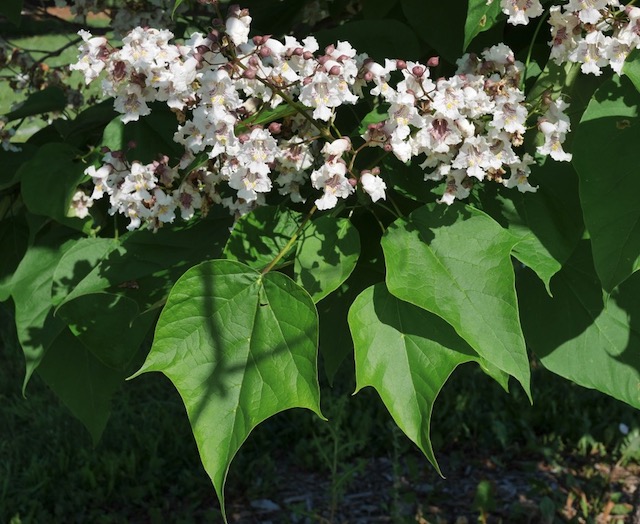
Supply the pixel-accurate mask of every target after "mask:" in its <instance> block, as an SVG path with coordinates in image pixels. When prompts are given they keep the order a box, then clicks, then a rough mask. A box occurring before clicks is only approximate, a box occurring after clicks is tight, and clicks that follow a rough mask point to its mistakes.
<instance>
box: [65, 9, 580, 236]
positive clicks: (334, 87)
mask: <svg viewBox="0 0 640 524" xmlns="http://www.w3.org/2000/svg"><path fill="white" fill-rule="evenodd" d="M250 25H251V16H250V15H249V13H248V11H247V10H244V9H240V8H239V7H237V6H231V7H230V8H229V12H228V14H227V17H226V19H225V20H222V18H220V19H216V20H214V22H213V29H212V30H211V31H210V32H209V33H208V34H207V35H203V34H200V33H195V34H193V35H192V36H191V38H190V39H189V40H187V41H186V42H185V43H184V44H182V45H176V44H173V43H171V40H172V38H173V35H172V34H171V32H169V31H167V30H162V31H160V30H156V29H150V28H146V29H145V28H141V27H138V28H136V29H134V30H133V31H131V32H130V33H129V34H128V35H127V36H126V37H125V38H124V39H123V44H122V47H121V48H119V49H114V48H111V47H110V46H109V44H108V42H107V40H106V39H104V38H102V37H92V36H91V35H90V34H89V33H86V32H81V33H80V34H81V35H82V38H83V40H84V43H83V45H82V46H81V48H80V51H81V56H80V59H79V61H78V63H77V64H75V65H74V66H73V67H74V69H76V70H79V71H82V72H83V74H84V76H85V79H86V81H87V83H89V82H91V81H93V80H94V79H96V78H97V77H98V76H100V75H105V78H104V80H103V83H102V87H103V92H104V93H105V94H106V95H108V96H112V97H114V99H115V103H114V106H115V108H116V110H117V111H119V112H120V113H121V114H122V120H123V122H125V123H127V122H131V121H136V120H138V119H139V118H140V117H143V116H145V115H148V114H149V113H150V111H151V109H150V107H151V103H152V102H163V103H165V104H166V105H167V106H169V107H170V108H171V109H172V110H173V111H174V112H175V113H176V115H177V120H178V124H177V129H176V132H175V135H174V141H175V142H177V143H178V144H180V145H181V146H182V147H183V148H184V156H183V158H182V159H181V160H180V162H179V164H178V165H177V166H175V167H169V165H168V162H167V160H166V159H164V160H160V161H159V162H157V163H155V164H153V165H149V166H143V165H140V164H137V163H135V162H134V163H131V165H128V164H127V163H126V162H125V161H124V160H123V159H124V155H122V154H121V153H118V152H107V154H106V156H105V158H104V160H103V166H102V167H101V168H99V169H97V170H96V169H95V168H90V169H89V170H87V174H89V175H90V176H91V178H92V179H93V181H94V183H95V184H96V187H104V188H106V189H105V190H104V191H102V190H98V191H94V192H93V194H92V195H91V198H90V199H89V203H88V205H91V203H92V201H93V199H96V198H99V197H101V196H102V195H103V193H104V194H108V195H109V198H110V201H111V212H112V213H116V212H118V213H122V214H124V215H126V216H128V217H129V218H130V220H131V223H130V225H129V228H131V229H134V228H136V227H139V226H140V224H141V223H142V222H145V223H150V224H151V225H152V227H159V226H160V225H161V224H162V223H164V222H170V221H172V220H173V219H174V217H175V216H176V212H177V210H178V209H179V210H180V212H181V214H182V216H183V217H189V216H191V215H192V214H193V210H195V209H203V210H204V211H206V209H207V208H208V206H210V205H211V204H216V203H218V204H222V205H224V206H226V207H227V208H229V209H230V210H231V211H232V212H233V213H237V214H242V213H245V212H247V211H250V210H251V209H253V208H254V207H256V206H258V205H262V204H264V203H265V202H266V197H267V196H268V194H269V193H270V192H271V191H272V190H273V188H274V187H277V190H278V192H279V193H280V194H281V195H287V196H289V197H290V198H291V200H292V201H294V202H302V201H305V200H306V199H307V198H309V196H310V195H314V193H315V202H314V203H315V205H316V206H317V208H318V209H321V210H322V209H331V208H333V207H335V206H336V205H338V203H339V202H340V201H342V200H344V199H347V198H348V197H349V196H350V195H352V194H353V193H354V192H355V191H356V190H357V189H358V188H359V189H360V190H361V191H363V192H364V193H366V194H368V195H369V197H370V199H371V201H373V202H376V201H378V200H379V199H384V198H385V191H386V184H385V182H384V181H383V179H382V178H381V176H380V170H379V168H377V167H376V166H369V167H368V168H366V169H362V170H359V169H357V168H356V167H355V166H356V163H355V160H356V157H357V156H358V154H359V153H360V152H361V151H362V150H363V149H364V148H367V147H376V146H379V147H382V148H384V150H385V151H387V152H393V153H394V154H395V155H396V157H398V158H399V159H400V160H402V161H403V162H407V161H409V160H410V159H411V158H412V157H416V156H422V155H423V157H422V159H423V161H422V166H423V168H424V169H425V179H427V180H443V181H445V182H446V184H445V186H446V188H445V193H444V196H443V197H442V201H443V202H446V203H451V202H453V200H454V199H455V198H464V197H466V196H468V194H469V191H470V189H471V187H472V185H473V181H474V180H475V181H480V180H484V179H491V180H496V181H498V182H501V183H503V184H504V185H506V186H507V187H517V188H518V189H519V190H520V191H533V190H534V188H533V187H532V186H531V185H530V184H529V183H528V174H529V171H530V169H529V165H530V164H532V163H533V160H532V158H531V157H530V156H528V155H524V156H523V157H520V156H519V155H518V154H517V153H516V151H515V149H514V148H518V147H519V146H521V145H522V142H523V134H524V132H525V129H526V127H525V125H526V124H525V123H526V122H527V120H528V119H529V118H530V116H531V115H530V112H529V109H528V107H527V105H526V103H525V98H524V94H523V93H522V91H521V90H520V88H519V85H520V79H521V74H522V66H521V64H519V63H518V62H516V61H515V59H514V57H513V53H512V52H511V50H509V49H508V48H507V47H506V46H504V45H498V46H495V47H493V48H491V49H489V50H487V51H485V52H484V53H483V54H482V56H481V57H476V56H472V55H465V56H464V57H463V58H462V59H461V60H460V61H459V69H458V72H457V74H456V75H454V76H453V77H451V78H446V79H445V78H442V79H438V80H436V81H433V80H431V78H430V77H431V75H430V70H429V68H430V67H433V66H435V65H437V60H435V59H434V60H431V61H430V62H429V63H427V64H426V65H422V64H419V63H414V62H405V61H403V60H386V61H385V63H384V65H383V64H378V63H376V62H374V61H373V60H371V59H370V58H369V57H368V56H367V55H366V54H358V53H357V52H356V50H355V49H354V48H353V47H352V46H351V44H349V43H348V42H338V43H337V44H336V45H330V46H328V47H326V48H325V49H324V50H320V48H319V45H318V43H317V41H316V40H315V38H313V37H307V38H305V39H303V40H302V41H299V40H297V39H296V38H293V37H290V36H287V37H285V38H284V40H283V41H280V40H277V39H275V38H272V37H270V36H254V37H253V38H252V39H250V38H249V33H250ZM367 94H368V95H371V96H373V97H377V98H378V99H379V102H380V104H381V105H382V106H383V107H388V110H387V113H388V118H386V119H385V120H384V121H383V122H380V123H378V124H375V125H372V126H370V127H369V129H367V131H366V132H365V133H364V134H363V135H362V136H361V137H351V139H349V138H347V137H343V136H341V135H340V133H339V131H338V130H337V129H336V128H335V126H334V125H333V121H334V117H335V113H336V110H337V109H338V108H339V107H341V106H343V105H352V104H356V103H358V102H359V101H360V100H361V99H362V98H363V97H365V96H367ZM564 107H565V106H564V103H563V102H562V101H560V100H559V101H553V100H548V101H546V108H545V111H546V112H545V113H544V114H543V115H542V116H541V117H540V118H539V120H538V129H539V130H540V131H541V132H542V133H543V134H544V136H545V138H546V141H545V144H544V146H541V147H540V148H538V152H539V153H541V154H545V155H546V154H550V155H551V156H552V157H553V158H555V159H557V160H566V159H567V158H568V155H567V154H566V153H564V152H563V150H562V142H563V141H564V138H565V136H566V133H567V132H568V130H569V127H568V119H567V118H566V116H565V115H564V113H563V109H564ZM354 139H358V140H360V141H362V142H363V143H362V145H361V146H360V147H357V148H355V147H353V146H352V142H351V140H354ZM203 155H204V158H205V161H204V162H201V161H198V159H199V158H201V157H202V156H203ZM196 164H197V168H196V169H193V167H192V166H194V165H196ZM158 169H160V174H159V172H158ZM190 169H191V171H190ZM507 169H508V170H509V171H510V177H509V178H506V177H503V175H504V174H505V173H506V170H507ZM169 173H170V175H169ZM314 190H315V191H314ZM318 191H321V192H322V193H321V194H320V195H319V196H318V195H317V192H318ZM185 202H187V203H188V206H187V207H186V208H185V207H184V206H185Z"/></svg>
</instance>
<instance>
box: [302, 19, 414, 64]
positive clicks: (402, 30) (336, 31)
mask: <svg viewBox="0 0 640 524" xmlns="http://www.w3.org/2000/svg"><path fill="white" fill-rule="evenodd" d="M374 35H375V36H374ZM313 36H315V37H316V38H317V39H318V42H319V43H320V45H321V47H322V46H327V45H329V44H336V43H337V42H338V41H347V42H349V43H350V44H351V45H352V46H353V47H354V48H355V49H356V50H357V51H358V53H367V54H368V55H369V56H370V57H371V58H373V59H374V60H377V61H379V62H383V63H384V59H385V58H403V59H405V60H417V59H418V58H419V56H420V43H419V41H418V39H417V38H416V35H415V34H414V32H413V31H412V30H411V28H409V27H407V26H406V25H405V24H403V23H402V22H400V21H398V20H393V19H385V20H373V19H369V20H356V21H351V22H346V23H344V24H342V25H340V26H338V27H335V28H333V29H325V30H323V31H317V32H316V33H314V35H313Z"/></svg>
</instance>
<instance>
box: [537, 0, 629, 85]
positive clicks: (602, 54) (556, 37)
mask: <svg viewBox="0 0 640 524" xmlns="http://www.w3.org/2000/svg"><path fill="white" fill-rule="evenodd" d="M550 12H551V16H550V18H549V23H550V24H551V37H552V40H551V56H552V58H553V59H554V60H555V61H556V62H558V63H562V62H566V61H568V62H573V63H577V64H581V70H582V72H583V73H585V74H589V73H590V74H594V75H596V76H599V75H600V74H602V71H601V68H602V67H606V66H610V67H611V69H613V70H614V71H615V72H616V73H618V74H620V72H621V71H622V66H623V65H624V62H625V60H626V58H627V56H628V55H629V53H630V52H631V51H632V50H633V49H637V48H640V8H638V7H635V6H626V7H621V6H620V3H619V2H618V0H590V1H586V0H570V1H569V2H568V3H567V4H566V5H564V6H562V7H560V6H553V7H551V9H550Z"/></svg>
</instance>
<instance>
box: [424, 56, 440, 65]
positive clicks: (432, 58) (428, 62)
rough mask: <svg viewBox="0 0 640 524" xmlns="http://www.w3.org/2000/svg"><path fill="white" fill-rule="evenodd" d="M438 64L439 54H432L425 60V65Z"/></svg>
mask: <svg viewBox="0 0 640 524" xmlns="http://www.w3.org/2000/svg"><path fill="white" fill-rule="evenodd" d="M439 64H440V57H439V56H432V57H431V58H429V60H427V65H428V66H429V67H438V65H439Z"/></svg>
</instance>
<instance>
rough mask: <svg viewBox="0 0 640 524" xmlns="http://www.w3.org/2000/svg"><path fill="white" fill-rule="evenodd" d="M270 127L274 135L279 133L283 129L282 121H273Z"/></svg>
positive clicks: (270, 131)
mask: <svg viewBox="0 0 640 524" xmlns="http://www.w3.org/2000/svg"><path fill="white" fill-rule="evenodd" d="M268 129H269V133H271V134H272V135H279V134H280V132H281V131H282V124H281V123H280V122H271V123H270V124H269V128H268Z"/></svg>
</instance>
